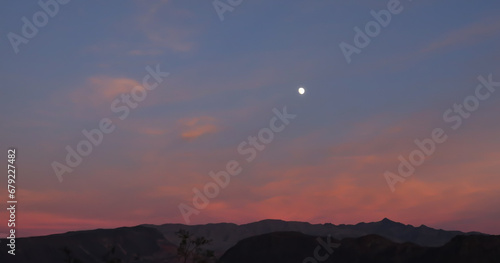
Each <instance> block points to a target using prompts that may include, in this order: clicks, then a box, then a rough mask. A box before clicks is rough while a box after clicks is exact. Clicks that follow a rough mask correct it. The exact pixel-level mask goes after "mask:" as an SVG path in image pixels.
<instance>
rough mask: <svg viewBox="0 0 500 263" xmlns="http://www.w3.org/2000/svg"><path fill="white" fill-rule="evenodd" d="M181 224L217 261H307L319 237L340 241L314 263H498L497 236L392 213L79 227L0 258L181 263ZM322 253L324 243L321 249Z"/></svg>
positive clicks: (29, 241)
mask: <svg viewBox="0 0 500 263" xmlns="http://www.w3.org/2000/svg"><path fill="white" fill-rule="evenodd" d="M180 229H185V230H186V231H189V232H190V233H192V234H193V236H194V237H204V238H207V239H210V240H213V242H212V243H210V244H209V245H208V244H207V246H206V247H205V248H206V249H210V250H214V251H215V255H216V256H218V258H219V262H220V263H233V262H234V263H245V262H255V263H265V262H273V263H280V262H286V263H293V262H304V260H305V259H306V258H308V257H313V256H314V251H315V249H316V248H317V246H318V244H319V243H320V242H319V240H318V237H323V239H322V240H323V241H322V242H323V243H324V244H328V242H330V244H331V242H339V243H338V245H339V247H336V248H335V249H333V252H332V253H331V255H329V256H328V258H327V259H326V260H324V261H318V262H500V236H490V235H484V234H481V233H463V232H459V231H445V230H436V229H433V228H429V227H426V226H420V227H413V226H411V225H404V224H401V223H397V222H393V221H391V220H389V219H384V220H382V221H379V222H373V223H359V224H356V225H333V224H310V223H305V222H286V221H281V220H263V221H260V222H255V223H250V224H245V225H236V224H229V223H220V224H207V225H196V226H186V225H181V224H166V225H160V226H155V225H142V226H137V227H123V228H117V229H97V230H89V231H77V232H68V233H65V234H57V235H50V236H42V237H29V238H18V239H17V240H16V256H12V255H9V254H7V252H6V247H5V248H4V249H3V250H2V252H1V253H0V262H1V263H4V262H5V263H8V262H16V263H26V262H36V263H45V262H50V263H57V262H72V263H78V262H84V263H87V262H88V263H103V262H104V263H118V262H120V263H126V262H127V263H128V262H144V263H156V262H158V263H159V262H172V263H178V262H179V257H178V256H177V253H178V245H179V244H180V239H179V237H178V236H177V235H176V232H177V231H179V230H180ZM330 237H331V238H330ZM1 244H4V245H5V244H6V240H5V239H2V240H1V242H0V245H1ZM4 245H3V246H4ZM3 246H2V247H3ZM325 253H326V252H325V249H324V248H322V249H321V250H320V254H321V255H324V254H325ZM187 262H189V261H187Z"/></svg>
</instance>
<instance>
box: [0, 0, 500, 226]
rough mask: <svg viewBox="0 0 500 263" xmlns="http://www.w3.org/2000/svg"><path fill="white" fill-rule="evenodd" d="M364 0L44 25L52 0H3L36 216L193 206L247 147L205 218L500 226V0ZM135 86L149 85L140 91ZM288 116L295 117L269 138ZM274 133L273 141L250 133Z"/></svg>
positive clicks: (174, 4) (23, 197)
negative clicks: (379, 20) (78, 158)
mask: <svg viewBox="0 0 500 263" xmlns="http://www.w3.org/2000/svg"><path fill="white" fill-rule="evenodd" d="M59 1H60V3H64V1H63V0H59ZM65 1H67V0H65ZM41 2H51V3H54V2H53V1H49V0H42V1H41ZM229 2H231V1H229ZM232 2H238V1H232ZM346 2H348V1H330V0H313V1H305V0H304V1H299V0H287V1H284V0H283V1H264V0H252V1H250V0H243V2H242V3H241V4H240V5H237V6H235V7H230V8H231V10H232V11H227V12H224V13H223V14H222V16H223V21H221V19H220V17H219V15H218V13H217V11H216V9H215V8H214V6H213V4H212V1H193V0H184V1H180V0H163V1H153V0H144V1H117V0H115V1H78V0H72V1H69V2H68V3H66V4H64V5H63V4H57V5H58V10H57V9H55V6H54V5H51V6H49V9H48V10H49V11H50V10H51V12H52V15H51V16H50V14H49V16H47V15H45V17H47V18H48V19H47V20H48V21H45V22H46V25H44V24H43V22H44V21H43V18H44V15H41V13H40V12H42V10H43V9H42V7H41V6H40V5H39V4H38V3H37V1H9V2H8V3H6V4H4V5H3V7H2V8H1V9H0V24H1V27H0V29H1V30H0V36H1V42H0V44H1V45H0V57H1V60H0V78H1V80H2V88H1V90H0V97H1V100H2V103H0V116H1V120H2V121H1V122H0V127H1V129H0V131H1V136H0V145H1V146H2V149H1V151H2V152H3V153H2V154H1V156H2V157H1V158H2V159H4V161H2V162H3V163H6V158H7V148H8V147H11V146H12V147H15V148H16V149H17V162H16V166H17V180H16V187H17V195H18V202H19V204H18V210H17V223H16V226H17V228H16V229H17V230H16V231H17V232H18V234H19V235H20V236H32V235H45V234H51V233H59V232H65V231H69V230H81V229H94V228H112V227H113V228H114V227H120V226H132V225H138V224H143V223H152V224H164V223H186V221H185V220H184V218H183V216H182V214H181V212H180V210H179V204H181V203H183V204H185V205H186V206H190V207H194V206H193V202H192V199H193V196H194V195H195V193H194V192H193V188H197V189H200V190H201V191H202V192H203V189H204V187H205V186H207V185H211V186H213V185H214V184H213V182H214V180H213V179H212V178H211V177H210V176H209V173H210V172H211V171H213V172H218V171H221V170H226V165H227V164H228V163H229V162H230V161H232V160H234V161H235V162H237V163H238V164H239V168H240V169H241V172H240V173H239V174H238V175H236V176H231V177H230V182H229V183H228V185H227V186H226V187H225V188H221V189H219V191H218V194H217V195H216V196H215V197H214V198H210V199H209V204H208V205H207V206H206V207H205V208H203V209H198V210H197V211H198V212H199V213H198V214H192V215H190V216H189V219H190V222H189V223H190V224H204V223H211V222H234V223H239V224H240V223H249V222H253V221H257V220H262V219H267V218H275V219H283V220H295V221H308V222H311V223H326V222H331V223H334V224H342V223H345V224H351V223H358V222H362V221H364V222H368V221H379V220H381V219H382V218H384V217H388V218H390V219H392V220H394V221H399V222H402V223H406V224H413V225H416V226H420V225H421V224H425V225H427V226H430V227H434V228H443V229H446V230H462V231H482V232H486V233H490V234H500V175H499V171H500V161H499V159H500V152H499V150H498V149H500V139H499V137H498V135H499V134H500V122H499V119H498V116H499V115H498V114H499V112H500V92H491V91H494V90H495V89H494V88H495V87H498V86H500V85H499V84H498V83H497V84H495V83H491V82H500V34H499V33H500V18H499V16H498V12H499V10H500V2H498V1H493V0H491V1H466V0H445V1H430V0H418V1H408V0H402V1H401V2H400V3H399V5H398V4H397V1H395V0H391V1H389V0H383V1H381V0H377V1H368V0H365V1H356V2H355V3H353V2H354V1H349V2H350V3H346ZM351 2H352V3H351ZM388 2H392V3H391V4H390V5H391V7H392V8H393V9H394V10H393V11H395V10H397V11H395V13H392V15H391V20H390V21H389V22H388V23H387V24H386V26H385V27H380V26H379V27H380V32H376V33H373V31H372V33H370V34H371V35H372V36H373V37H369V38H370V42H369V43H366V41H365V42H363V39H361V40H360V39H357V40H359V41H357V42H363V43H358V44H364V46H363V47H361V48H359V49H357V53H353V54H351V55H350V59H351V62H350V63H348V62H347V61H346V57H345V55H344V54H343V52H342V50H341V48H340V47H339V45H340V44H341V43H342V42H345V43H346V44H348V45H352V47H353V48H355V43H354V42H355V41H354V39H355V35H356V34H357V33H356V31H355V30H354V28H355V27H358V28H360V29H361V30H362V31H363V32H364V31H365V25H367V23H370V21H376V20H375V19H374V17H373V16H372V15H371V14H370V11H372V10H374V11H375V12H379V11H380V10H386V9H388ZM219 3H223V4H224V3H227V2H226V1H224V0H221V2H219ZM227 5H228V4H226V7H228V6H227ZM219 7H220V6H219ZM37 12H38V13H37ZM384 12H385V14H386V13H387V12H388V11H384ZM384 12H383V13H384ZM37 14H38V15H37ZM34 15H35V18H36V19H39V21H38V22H36V21H35V22H36V23H38V24H39V25H42V26H41V27H37V26H36V25H34V27H35V28H36V30H38V32H36V34H35V33H33V31H30V29H29V28H28V27H29V26H23V25H25V22H26V21H28V23H29V24H31V23H32V22H33V16H34ZM23 17H26V18H27V20H26V19H24V20H23ZM371 25H374V24H373V22H372V23H371ZM23 27H24V29H23ZM375 29H377V28H375ZM375 29H373V28H372V29H369V30H375ZM23 31H25V32H24V33H28V34H31V35H30V36H29V37H24V36H23ZM14 34H15V35H16V37H14V39H15V41H14V42H13V40H12V39H13V35H14ZM9 36H10V37H9ZM360 38H363V37H360ZM20 39H22V40H20ZM364 40H366V39H364ZM16 41H17V42H16ZM13 43H14V44H13ZM15 49H17V51H18V52H17V53H16V52H15ZM147 67H149V69H150V70H149V71H153V74H151V73H150V72H149V71H148V70H147V69H146V68H147ZM156 70H159V71H161V72H168V73H169V75H168V77H165V76H163V77H162V76H161V75H159V74H163V75H165V74H164V73H154V71H156ZM146 76H149V77H147V78H146V79H147V83H149V84H150V85H156V84H157V87H156V88H154V89H151V90H148V89H147V88H145V87H144V86H141V85H143V79H144V78H145V77H146ZM480 76H482V80H483V82H488V81H489V82H490V84H489V87H488V85H485V84H484V83H483V84H482V82H481V81H480V80H479V78H480ZM488 78H490V80H488ZM158 80H162V81H161V83H157V81H158ZM479 85H482V86H479ZM300 86H303V87H305V88H306V94H304V95H302V96H301V95H299V94H298V93H297V89H298V87H300ZM132 91H133V92H134V93H133V94H135V95H136V96H139V95H137V94H140V95H141V94H142V95H144V96H145V97H144V96H143V97H142V98H141V99H143V100H141V101H137V102H133V101H132V102H130V100H129V102H130V104H126V102H125V101H122V99H123V98H124V97H123V96H125V97H127V96H129V95H128V94H130V92H132ZM129 99H130V97H129ZM134 103H135V104H134ZM464 103H465V104H467V105H465V106H464V107H462V106H461V104H464ZM454 104H457V105H455V106H454ZM130 105H133V106H130ZM118 107H122V108H118ZM284 107H286V110H287V112H288V113H289V114H294V115H296V117H295V118H294V119H291V120H289V123H288V125H282V123H283V122H282V121H281V120H280V119H279V118H275V116H276V115H275V114H276V113H275V112H273V109H274V108H276V110H278V111H280V112H281V111H282V110H283V108H284ZM460 107H462V108H460ZM460 109H461V110H460ZM468 109H469V110H468ZM470 109H472V110H470ZM125 111H127V113H125ZM103 119H104V120H109V121H110V122H111V124H109V123H108V124H109V125H112V127H114V129H113V131H112V132H109V133H106V134H103V137H102V142H101V143H99V144H97V145H93V146H92V151H91V153H90V154H89V155H88V156H84V157H83V158H82V162H81V164H79V165H77V166H76V167H73V168H71V167H70V166H68V168H71V169H72V172H71V173H64V174H63V175H62V176H61V177H62V179H63V180H62V181H60V180H58V177H57V176H56V173H55V172H54V169H53V167H52V165H53V163H54V162H58V163H60V164H61V165H66V164H67V163H66V161H65V158H66V155H67V153H68V151H67V148H66V147H67V146H69V147H70V148H72V149H76V148H77V145H78V144H79V143H80V142H81V141H84V140H86V137H85V136H84V135H83V133H82V130H87V131H90V130H92V129H96V128H99V125H100V124H99V123H100V122H101V120H103ZM273 120H277V121H275V122H273ZM270 122H272V123H274V124H275V126H272V125H271V126H272V127H275V128H276V126H279V127H284V128H283V130H282V131H281V132H273V134H272V136H273V138H272V140H267V139H269V137H268V136H269V131H270V130H269V127H270ZM280 125H281V126H280ZM435 129H437V130H436V132H437V133H439V131H441V136H437V137H440V138H443V137H446V138H447V139H446V140H445V141H444V142H442V143H436V142H433V143H431V144H435V149H434V150H433V153H431V154H429V155H426V156H425V157H424V158H425V159H422V160H420V159H419V157H418V151H419V147H418V146H417V145H416V144H415V142H414V141H415V140H419V141H425V139H427V138H432V137H433V135H432V134H433V131H434V130H435ZM436 132H435V133H436ZM259 134H261V138H265V140H267V141H266V142H268V144H265V143H262V142H260V145H259V146H260V147H253V146H251V144H250V142H249V141H248V140H249V136H256V137H257V138H259V136H258V135H259ZM96 138H97V137H96ZM243 142H246V143H243ZM427 142H428V140H427ZM242 143H243V146H241V149H240V151H238V147H239V146H240V145H241V144H242ZM253 145H255V144H253ZM261 145H262V146H261ZM429 145H430V144H427V147H430V146H429ZM82 147H83V146H82ZM252 147H253V148H252ZM261 147H262V148H263V147H265V148H264V149H263V150H255V151H256V152H257V154H256V156H255V159H253V160H251V161H247V158H249V156H250V154H248V152H249V151H250V150H252V149H255V148H261ZM84 148H85V147H83V148H82V149H84ZM245 151H246V152H247V153H246V154H242V153H241V152H245ZM415 151H417V153H415ZM412 152H414V153H415V154H414V155H413V157H414V158H413V161H415V162H417V161H419V162H421V163H422V164H419V165H415V172H414V173H413V174H412V175H410V176H408V177H406V178H404V180H405V181H404V182H397V183H395V184H394V187H395V191H394V192H392V191H391V187H390V186H389V184H388V181H387V180H386V177H385V176H384V174H387V172H390V173H392V174H393V177H392V178H393V179H394V178H399V179H401V180H403V179H402V178H403V177H402V175H401V174H400V173H399V172H398V166H399V165H400V162H401V161H400V160H399V159H398V157H399V156H400V155H401V156H402V157H403V158H404V159H405V160H409V158H410V154H411V153H412ZM415 156H417V157H415ZM59 167H60V166H59ZM4 169H5V168H4ZM404 169H405V168H403V170H404ZM4 174H5V172H4ZM394 176H395V177H394ZM6 181H7V178H6V176H4V179H2V180H1V183H0V185H2V187H1V190H0V197H1V199H0V200H3V201H2V202H5V201H6V200H7V190H6ZM193 209H195V208H193ZM7 217H8V215H7V213H6V210H5V209H2V210H0V218H1V221H2V222H5V223H2V224H0V233H6V232H7V231H8V230H7V223H6V222H7Z"/></svg>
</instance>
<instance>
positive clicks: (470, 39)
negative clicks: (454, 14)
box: [422, 16, 500, 53]
mask: <svg viewBox="0 0 500 263" xmlns="http://www.w3.org/2000/svg"><path fill="white" fill-rule="evenodd" d="M499 32H500V19H498V17H497V16H495V17H490V18H486V19H483V20H481V21H479V22H476V23H474V24H471V25H468V26H466V27H462V28H459V29H456V30H453V31H451V32H449V33H447V34H445V35H444V36H442V37H440V38H438V39H436V40H435V41H434V42H432V43H430V44H429V45H428V46H427V47H425V48H424V49H422V52H423V53H428V52H433V51H436V50H439V49H443V48H448V47H451V46H468V45H473V44H476V43H479V42H482V41H484V40H486V39H488V38H490V37H492V36H497V35H498V33H499Z"/></svg>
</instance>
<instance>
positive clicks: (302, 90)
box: [299, 87, 306, 95]
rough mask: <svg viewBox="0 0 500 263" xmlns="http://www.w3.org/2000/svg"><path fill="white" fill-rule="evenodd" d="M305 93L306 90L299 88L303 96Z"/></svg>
mask: <svg viewBox="0 0 500 263" xmlns="http://www.w3.org/2000/svg"><path fill="white" fill-rule="evenodd" d="M304 93H306V90H305V89H304V88H302V87H300V88H299V94H300V95H302V94H304Z"/></svg>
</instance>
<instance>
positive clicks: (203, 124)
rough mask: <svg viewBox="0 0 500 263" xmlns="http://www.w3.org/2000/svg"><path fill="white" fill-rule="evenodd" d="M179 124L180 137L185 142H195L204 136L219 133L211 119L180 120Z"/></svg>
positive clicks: (213, 120)
mask: <svg viewBox="0 0 500 263" xmlns="http://www.w3.org/2000/svg"><path fill="white" fill-rule="evenodd" d="M179 122H180V123H181V125H182V126H183V127H182V132H181V137H182V138H183V139H185V140H189V141H191V140H195V139H197V138H199V137H201V136H203V135H205V134H212V133H215V132H217V131H219V128H218V127H217V126H216V125H215V123H214V122H215V119H214V118H212V117H195V118H188V119H182V120H180V121H179Z"/></svg>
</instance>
